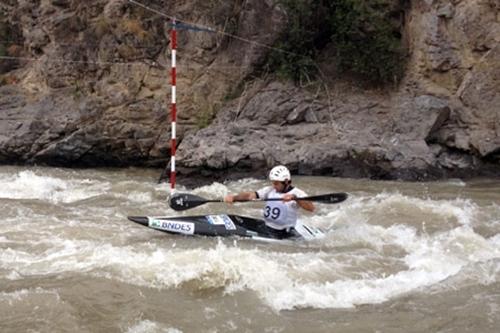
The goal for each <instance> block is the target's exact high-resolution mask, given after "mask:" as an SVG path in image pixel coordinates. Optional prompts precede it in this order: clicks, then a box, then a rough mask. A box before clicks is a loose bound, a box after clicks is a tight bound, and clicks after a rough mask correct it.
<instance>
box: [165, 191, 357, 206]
mask: <svg viewBox="0 0 500 333" xmlns="http://www.w3.org/2000/svg"><path fill="white" fill-rule="evenodd" d="M345 199H347V193H330V194H321V195H313V196H310V197H303V198H297V199H296V200H307V201H315V202H320V203H326V204H334V203H339V202H342V201H344V200H345ZM280 200H282V199H280V198H273V199H255V200H235V202H255V201H280ZM207 202H224V200H222V199H205V198H202V197H199V196H197V195H193V194H187V193H184V194H183V193H179V194H174V195H173V196H172V197H171V198H170V207H171V208H172V209H173V210H186V209H190V208H194V207H198V206H201V205H203V204H206V203H207Z"/></svg>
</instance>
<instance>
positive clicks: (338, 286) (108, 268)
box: [0, 226, 500, 311]
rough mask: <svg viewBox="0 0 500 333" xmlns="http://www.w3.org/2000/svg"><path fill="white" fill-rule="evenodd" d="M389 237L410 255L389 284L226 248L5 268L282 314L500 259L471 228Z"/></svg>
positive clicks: (320, 263) (135, 251) (148, 249)
mask: <svg viewBox="0 0 500 333" xmlns="http://www.w3.org/2000/svg"><path fill="white" fill-rule="evenodd" d="M381 231H382V234H383V233H387V234H390V235H394V236H396V237H395V239H394V240H393V241H392V242H393V243H395V244H399V246H401V247H403V248H404V249H405V250H406V251H407V252H408V254H407V255H406V256H405V257H403V258H401V260H402V261H403V262H404V264H405V265H406V267H407V268H406V269H404V270H400V271H398V272H396V273H394V274H390V275H387V276H385V275H384V274H368V273H367V274H365V275H359V274H357V275H352V274H350V273H349V271H350V270H351V267H350V266H351V265H355V264H356V263H355V261H354V262H353V261H352V258H350V257H349V254H348V253H344V256H339V257H335V256H334V255H332V254H329V253H321V252H319V253H285V252H271V251H265V250H260V249H257V248H255V249H243V248H240V247H238V244H236V245H233V246H228V245H226V244H225V243H223V242H219V243H218V244H217V245H216V246H215V247H213V248H209V249H191V250H185V249H177V248H158V247H157V246H155V245H153V244H143V245H141V246H140V247H137V246H135V247H131V246H124V247H122V246H112V245H109V244H99V243H95V242H91V241H70V240H63V239H57V238H52V239H48V240H47V242H50V243H52V244H54V245H55V247H53V248H51V249H49V250H47V251H45V252H43V253H38V254H33V253H27V252H21V251H17V250H12V249H7V250H4V251H2V253H1V254H0V265H1V266H5V267H3V268H7V267H10V268H13V267H14V268H15V270H16V271H18V272H19V273H20V275H21V276H26V275H37V274H55V273H62V272H66V271H71V272H74V271H79V272H83V273H86V274H91V275H94V276H101V277H106V278H109V279H116V280H120V281H123V282H126V283H132V284H136V285H141V286H148V287H156V288H160V289H162V288H183V287H184V286H190V287H189V288H193V287H195V288H198V289H210V288H224V290H225V291H226V293H229V294H231V293H235V292H238V291H243V290H248V289H249V290H253V291H255V292H256V293H257V294H258V295H259V297H260V298H261V299H262V300H263V301H264V302H265V303H266V304H267V305H268V306H270V307H271V308H273V309H274V310H276V311H279V310H283V309H293V308H301V307H312V308H338V307H353V306H355V305H358V304H373V303H380V302H383V301H386V300H389V299H391V298H393V297H398V296H401V295H404V294H406V293H408V292H411V291H414V290H419V289H421V288H425V287H427V286H432V285H434V284H436V283H439V282H440V281H443V280H445V279H446V278H448V277H450V276H453V275H455V274H457V273H458V272H459V271H460V270H461V269H462V268H463V267H464V266H466V265H468V264H470V263H473V262H485V261H488V260H491V259H495V258H500V250H499V247H498V240H497V239H495V240H494V241H492V240H485V239H483V238H482V237H481V236H479V235H477V234H475V233H474V232H473V230H472V229H471V228H470V227H467V226H463V227H459V228H456V229H454V230H452V231H450V232H443V233H441V234H437V235H434V236H429V235H421V236H418V235H416V234H415V232H414V230H412V229H411V228H402V227H397V228H393V229H392V230H385V229H383V228H382V229H381ZM381 238H384V235H381ZM388 238H390V237H388ZM376 241H377V242H378V240H376ZM322 267H327V268H325V269H322ZM331 272H338V273H336V274H332V273H331Z"/></svg>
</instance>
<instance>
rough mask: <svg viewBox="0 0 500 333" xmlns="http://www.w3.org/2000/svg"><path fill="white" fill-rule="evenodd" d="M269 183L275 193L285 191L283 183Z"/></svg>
mask: <svg viewBox="0 0 500 333" xmlns="http://www.w3.org/2000/svg"><path fill="white" fill-rule="evenodd" d="M271 183H272V184H273V188H274V189H275V190H276V192H283V191H284V190H285V182H278V181H272V182H271Z"/></svg>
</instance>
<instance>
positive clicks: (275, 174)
mask: <svg viewBox="0 0 500 333" xmlns="http://www.w3.org/2000/svg"><path fill="white" fill-rule="evenodd" d="M269 180H271V181H278V182H284V181H286V180H292V176H290V171H289V170H288V169H287V168H286V167H285V166H283V165H278V166H275V167H274V168H272V169H271V171H270V172H269Z"/></svg>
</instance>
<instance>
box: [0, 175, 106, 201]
mask: <svg viewBox="0 0 500 333" xmlns="http://www.w3.org/2000/svg"><path fill="white" fill-rule="evenodd" d="M109 188H110V185H109V183H107V182H104V183H102V182H98V181H92V180H88V179H83V180H76V179H74V180H65V179H61V178H54V177H50V176H40V175H37V174H36V173H35V172H33V171H20V172H19V173H17V174H15V175H7V176H1V177H0V198H4V199H34V200H41V201H49V202H52V203H71V202H76V201H79V200H83V199H88V198H91V197H94V196H97V195H100V194H104V193H106V192H107V191H108V190H109Z"/></svg>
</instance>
